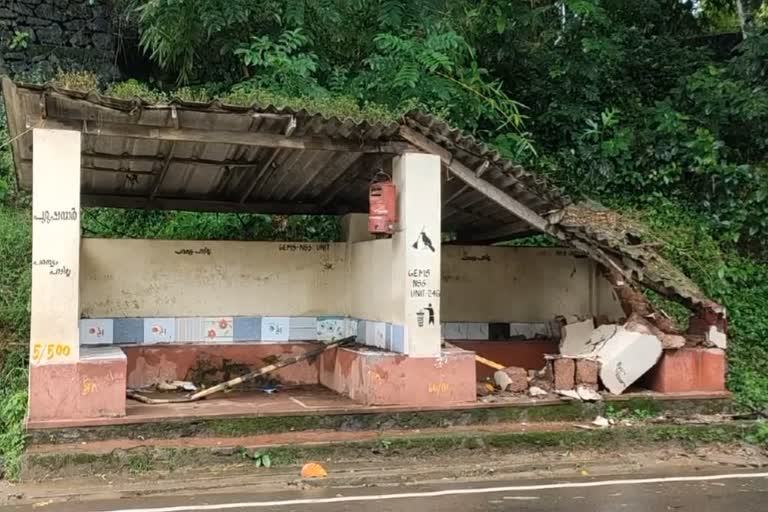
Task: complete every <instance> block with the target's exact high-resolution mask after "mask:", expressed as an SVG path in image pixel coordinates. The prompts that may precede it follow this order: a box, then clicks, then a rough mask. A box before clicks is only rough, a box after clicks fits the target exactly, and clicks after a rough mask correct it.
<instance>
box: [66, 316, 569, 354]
mask: <svg viewBox="0 0 768 512" xmlns="http://www.w3.org/2000/svg"><path fill="white" fill-rule="evenodd" d="M442 331H443V337H444V338H445V339H446V340H519V339H523V340H525V339H541V338H557V337H559V332H558V331H557V326H556V325H554V324H553V323H547V322H541V323H524V322H511V323H510V322H495V323H483V322H447V323H444V324H443V328H442ZM353 334H356V335H357V340H358V342H360V343H364V344H366V345H370V346H374V347H378V348H381V349H385V350H390V351H393V352H400V353H403V352H405V346H406V338H407V335H406V332H405V329H404V327H403V326H402V325H397V324H391V323H387V322H377V321H371V320H360V319H356V318H347V317H341V316H321V317H306V316H293V317H288V316H234V317H232V316H223V317H176V318H84V319H81V320H80V344H81V345H112V344H115V345H153V344H158V343H251V342H273V343H274V342H277V343H279V342H283V343H285V342H291V341H317V340H320V341H330V340H334V339H340V338H344V337H346V336H351V335H353Z"/></svg>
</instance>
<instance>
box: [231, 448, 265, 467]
mask: <svg viewBox="0 0 768 512" xmlns="http://www.w3.org/2000/svg"><path fill="white" fill-rule="evenodd" d="M237 453H238V454H239V455H240V457H242V458H243V459H246V460H250V461H252V462H253V464H254V466H256V467H257V468H260V467H262V466H263V467H265V468H271V467H272V457H271V456H270V455H269V453H267V452H265V451H260V450H256V451H253V452H249V451H248V450H246V449H245V448H243V447H240V448H239V449H238V451H237Z"/></svg>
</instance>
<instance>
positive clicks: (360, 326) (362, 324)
mask: <svg viewBox="0 0 768 512" xmlns="http://www.w3.org/2000/svg"><path fill="white" fill-rule="evenodd" d="M367 323H368V322H366V321H365V320H358V321H357V334H356V336H357V339H356V340H355V341H356V342H357V343H365V330H366V328H367V327H366V324H367Z"/></svg>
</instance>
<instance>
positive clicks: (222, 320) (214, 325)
mask: <svg viewBox="0 0 768 512" xmlns="http://www.w3.org/2000/svg"><path fill="white" fill-rule="evenodd" d="M232 324H233V321H232V317H231V316H209V317H207V318H203V333H204V334H205V338H204V339H205V341H206V342H207V343H232V341H233V340H234V329H233V327H232Z"/></svg>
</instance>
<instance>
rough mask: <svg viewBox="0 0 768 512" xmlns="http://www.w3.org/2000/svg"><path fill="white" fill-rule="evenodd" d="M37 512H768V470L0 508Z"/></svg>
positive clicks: (308, 491) (230, 495)
mask: <svg viewBox="0 0 768 512" xmlns="http://www.w3.org/2000/svg"><path fill="white" fill-rule="evenodd" d="M0 508H1V509H3V510H8V511H24V512H32V511H35V512H39V511H46V510H51V511H55V512H128V511H132V512H133V511H135V512H139V511H140V512H193V511H197V510H199V511H218V510H222V511H224V510H227V511H233V512H243V511H257V510H275V511H285V512H289V511H302V512H307V511H310V512H339V511H365V512H396V511H398V512H400V511H402V512H438V511H439V512H481V511H489V512H497V511H520V512H544V511H556V512H565V511H569V512H613V511H617V512H618V511H620V512H667V511H674V512H687V511H690V512H710V511H712V512H714V511H718V512H720V511H729V512H730V511H733V512H766V511H768V473H764V472H762V473H757V472H752V473H727V474H708V475H699V474H694V475H674V476H669V475H664V476H654V475H652V474H644V475H630V476H616V477H615V478H599V479H598V478H595V479H590V478H582V479H577V480H569V481H565V480H547V481H541V480H538V481H532V480H522V481H520V480H518V481H505V480H502V481H492V482H482V483H468V484H461V483H456V482H452V483H450V484H449V483H446V484H434V485H408V486H400V487H396V486H392V487H377V488H356V489H349V488H344V489H335V488H312V489H308V490H303V491H281V492H276V493H269V494H265V493H253V492H251V493H249V492H248V489H243V490H242V492H239V493H237V494H221V495H218V494H217V495H211V494H201V495H196V494H194V492H193V493H191V494H189V495H183V496H173V497H153V498H130V499H117V500H109V501H90V502H86V503H74V502H69V503H61V502H50V503H45V502H40V503H37V504H36V506H33V505H28V506H19V507H5V508H3V507H0Z"/></svg>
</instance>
